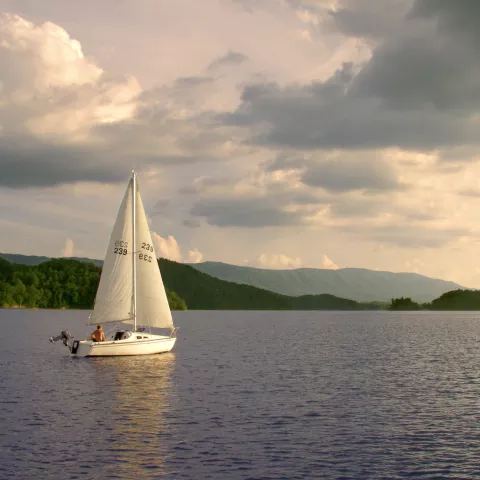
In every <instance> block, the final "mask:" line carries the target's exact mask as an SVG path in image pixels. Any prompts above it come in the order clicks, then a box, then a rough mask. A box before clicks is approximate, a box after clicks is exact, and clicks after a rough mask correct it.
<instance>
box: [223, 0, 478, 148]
mask: <svg viewBox="0 0 480 480" xmlns="http://www.w3.org/2000/svg"><path fill="white" fill-rule="evenodd" d="M453 4H455V8H454V7H453ZM478 5H480V2H478V3H475V4H473V2H466V1H461V2H459V3H458V4H457V2H446V1H445V2H442V1H440V2H429V1H427V2H425V3H423V2H416V4H415V5H414V7H413V8H412V10H411V11H410V13H409V14H408V15H407V16H406V17H405V18H400V19H398V22H399V26H400V27H401V28H398V29H397V30H395V32H394V33H393V35H391V36H390V37H388V38H385V39H384V40H383V42H381V43H380V44H379V46H378V47H377V48H375V49H374V50H373V52H372V57H371V59H370V60H369V61H367V62H366V63H365V64H364V65H359V66H356V67H354V66H353V65H351V64H345V65H344V66H343V67H342V68H341V69H339V70H338V71H337V72H336V73H335V74H334V75H333V76H332V77H331V78H330V79H328V80H327V81H325V82H312V83H310V84H305V85H294V86H287V87H284V86H280V85H277V84H275V83H268V84H256V85H250V86H247V87H245V88H244V90H243V95H242V102H241V104H240V105H239V107H238V108H237V109H236V110H235V111H234V112H232V113H231V114H229V115H226V116H224V117H222V120H224V121H226V122H227V123H230V124H234V125H238V126H247V127H250V128H251V130H252V134H251V142H252V143H256V144H262V145H267V146H276V147H291V148H298V149H333V148H338V149H366V148H385V147H400V148H403V149H410V150H424V151H427V150H434V149H437V148H443V149H447V148H450V147H453V146H456V145H462V144H471V145H478V144H479V140H480V136H479V135H478V128H477V126H476V124H475V123H474V121H473V120H472V119H473V117H474V116H475V115H476V114H477V111H478V108H479V107H480V65H479V64H478V62H477V58H478V51H479V49H478V47H479V42H478V36H479V35H480V34H477V33H476V31H475V28H474V25H477V24H478V23H479V22H480V9H479V8H478ZM457 9H460V10H462V11H461V12H458V11H457ZM466 17H469V20H468V22H467V26H466V30H462V29H461V28H460V25H461V21H462V19H463V18H466ZM469 25H471V28H470V27H469Z"/></svg>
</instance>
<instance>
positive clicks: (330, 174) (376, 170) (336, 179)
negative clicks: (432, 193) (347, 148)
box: [302, 160, 400, 192]
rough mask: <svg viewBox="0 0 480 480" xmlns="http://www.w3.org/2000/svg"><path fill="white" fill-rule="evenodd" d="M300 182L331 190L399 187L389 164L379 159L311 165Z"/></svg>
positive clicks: (390, 188) (336, 161)
mask: <svg viewBox="0 0 480 480" xmlns="http://www.w3.org/2000/svg"><path fill="white" fill-rule="evenodd" d="M302 182H303V183H304V184H305V185H309V186H311V187H322V188H324V189H326V190H329V191H331V192H347V191H351V190H361V189H367V190H395V189H398V188H399V187H400V185H399V183H398V182H397V179H396V177H395V173H394V172H393V170H392V169H391V168H390V166H389V165H388V164H387V163H385V162H382V161H380V160H376V161H369V160H364V161H362V162H358V161H356V162H352V161H349V162H348V161H347V162H345V161H338V160H333V161H326V162H323V163H320V164H318V165H312V166H310V168H308V169H307V170H306V171H305V172H304V173H303V175H302Z"/></svg>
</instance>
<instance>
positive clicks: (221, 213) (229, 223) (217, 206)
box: [191, 197, 303, 228]
mask: <svg viewBox="0 0 480 480" xmlns="http://www.w3.org/2000/svg"><path fill="white" fill-rule="evenodd" d="M191 214H192V215H194V216H197V217H204V218H205V219H206V221H207V222H208V223H209V224H210V225H215V226H218V227H247V228H263V227H273V226H275V227H278V226H289V225H298V224H301V223H303V220H302V215H300V214H298V213H296V212H286V211H284V210H282V208H281V207H280V206H279V205H277V204H275V203H274V202H272V201H271V200H270V199H268V198H260V199H258V198H232V197H224V198H220V197H218V198H212V199H203V200H199V201H198V202H197V203H196V204H195V205H194V206H193V208H192V210H191Z"/></svg>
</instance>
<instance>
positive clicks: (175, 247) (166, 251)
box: [152, 232, 203, 263]
mask: <svg viewBox="0 0 480 480" xmlns="http://www.w3.org/2000/svg"><path fill="white" fill-rule="evenodd" d="M152 241H153V244H154V247H155V253H156V255H157V257H162V258H168V259H169V260H173V261H175V262H185V263H200V262H201V261H202V260H203V254H202V253H201V252H200V251H199V250H198V249H197V248H194V249H192V250H189V251H188V252H187V254H186V255H183V254H182V251H181V249H180V245H179V244H178V242H177V240H176V239H175V237H173V236H172V235H169V236H168V237H167V238H164V237H162V236H160V235H158V233H156V232H152Z"/></svg>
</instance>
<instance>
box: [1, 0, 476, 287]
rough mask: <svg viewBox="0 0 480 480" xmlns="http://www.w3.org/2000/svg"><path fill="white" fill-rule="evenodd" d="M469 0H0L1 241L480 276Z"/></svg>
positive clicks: (56, 251) (42, 251)
mask: <svg viewBox="0 0 480 480" xmlns="http://www.w3.org/2000/svg"><path fill="white" fill-rule="evenodd" d="M479 22H480V2H479V1H478V0H456V1H452V0H382V1H378V0H337V1H335V0H202V1H201V2H200V1H198V0H102V1H101V2H98V0H95V1H94V0H84V1H82V2H66V1H65V0H42V1H41V2H40V1H38V0H0V67H1V68H0V229H1V232H2V235H1V237H0V251H2V252H14V253H23V254H36V255H48V256H61V255H75V256H88V257H94V258H103V256H104V254H105V250H106V247H107V243H108V239H109V236H110V230H111V227H112V224H113V221H114V219H115V216H116V213H117V209H118V207H119V204H120V201H121V198H122V196H123V192H124V189H125V184H126V181H127V179H128V176H129V173H130V171H131V169H132V168H135V169H136V170H137V171H138V172H139V181H140V185H141V190H142V194H143V198H144V203H145V205H146V209H147V215H148V217H149V221H150V224H151V229H152V231H154V232H155V234H154V237H155V242H156V245H157V253H158V254H159V255H163V256H168V257H170V258H172V259H175V260H179V261H189V262H196V261H202V260H216V261H223V262H228V263H233V264H238V265H250V266H260V267H264V268H294V267H300V266H304V267H318V268H342V267H362V268H369V269H379V270H388V271H409V272H418V273H422V274H424V275H428V276H433V277H437V278H443V279H448V280H454V281H457V282H459V283H461V284H463V285H465V286H468V287H477V288H479V287H480V215H479V212H480V162H479V161H480V154H479V147H480V145H479V144H480V128H479V127H480V125H479V123H480V63H479V61H478V59H479V55H480V30H479V29H478V23H479Z"/></svg>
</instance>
